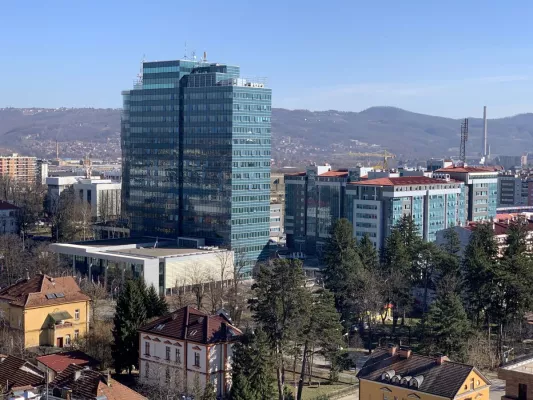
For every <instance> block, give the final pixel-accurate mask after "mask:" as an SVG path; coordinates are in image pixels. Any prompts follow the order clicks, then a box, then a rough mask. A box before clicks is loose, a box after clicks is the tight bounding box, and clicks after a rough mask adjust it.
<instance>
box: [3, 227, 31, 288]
mask: <svg viewBox="0 0 533 400" xmlns="http://www.w3.org/2000/svg"><path fill="white" fill-rule="evenodd" d="M27 256H28V255H27V253H26V252H24V249H23V248H22V240H21V238H20V237H19V236H17V235H1V236H0V265H1V266H2V268H1V269H0V271H1V273H0V286H1V287H3V286H8V285H12V284H13V283H15V282H16V281H17V280H18V279H20V278H23V277H25V276H26V273H25V272H28V273H29V271H26V261H27Z"/></svg>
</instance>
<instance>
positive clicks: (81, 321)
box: [0, 274, 90, 348]
mask: <svg viewBox="0 0 533 400" xmlns="http://www.w3.org/2000/svg"><path fill="white" fill-rule="evenodd" d="M89 302H90V298H89V297H88V296H86V295H85V294H83V293H82V291H81V290H80V288H79V286H78V284H77V283H76V281H75V280H74V278H73V277H71V276H65V277H61V278H52V277H49V276H47V275H43V274H39V275H36V276H34V277H33V278H27V279H22V280H20V281H18V282H17V283H15V284H14V285H11V286H8V287H6V288H4V289H2V290H0V320H3V321H4V323H5V324H6V325H7V326H8V327H9V328H10V329H12V330H13V331H15V332H19V333H20V334H22V335H23V337H24V345H25V347H26V348H28V347H34V346H56V347H69V346H70V345H71V343H72V340H74V339H76V338H77V337H81V336H83V335H85V334H86V333H87V332H88V331H89V318H88V316H89Z"/></svg>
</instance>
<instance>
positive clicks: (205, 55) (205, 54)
mask: <svg viewBox="0 0 533 400" xmlns="http://www.w3.org/2000/svg"><path fill="white" fill-rule="evenodd" d="M202 61H203V62H204V63H206V62H207V51H204V59H203V60H202Z"/></svg>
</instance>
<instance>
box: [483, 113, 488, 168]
mask: <svg viewBox="0 0 533 400" xmlns="http://www.w3.org/2000/svg"><path fill="white" fill-rule="evenodd" d="M487 156H488V152H487V106H483V157H485V158H487Z"/></svg>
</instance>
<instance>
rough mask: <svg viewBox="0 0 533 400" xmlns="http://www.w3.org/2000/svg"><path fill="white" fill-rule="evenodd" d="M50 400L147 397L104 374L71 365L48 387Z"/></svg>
mask: <svg viewBox="0 0 533 400" xmlns="http://www.w3.org/2000/svg"><path fill="white" fill-rule="evenodd" d="M46 398H47V399H49V400H59V399H67V400H146V397H144V396H142V395H141V394H139V393H137V392H135V391H133V390H131V389H130V388H128V387H127V386H124V385H122V384H121V383H119V382H117V381H116V380H114V379H112V378H111V377H110V376H109V375H108V374H102V373H100V372H97V371H93V370H91V369H88V368H87V367H83V366H80V365H75V364H71V365H69V366H68V367H67V369H65V370H64V371H63V372H61V373H60V374H59V375H57V376H56V378H55V379H54V380H53V381H52V382H50V383H49V385H48V396H46Z"/></svg>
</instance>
